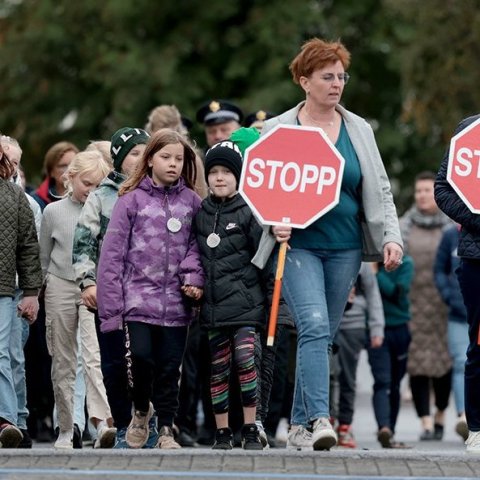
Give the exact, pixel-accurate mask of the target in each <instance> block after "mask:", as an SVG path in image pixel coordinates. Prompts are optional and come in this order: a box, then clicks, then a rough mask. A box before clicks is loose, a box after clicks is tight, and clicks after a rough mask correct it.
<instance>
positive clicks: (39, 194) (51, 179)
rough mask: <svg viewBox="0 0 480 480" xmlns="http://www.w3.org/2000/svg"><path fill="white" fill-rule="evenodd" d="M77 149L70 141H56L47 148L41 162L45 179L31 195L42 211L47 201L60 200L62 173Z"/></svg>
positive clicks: (62, 194) (62, 190)
mask: <svg viewBox="0 0 480 480" xmlns="http://www.w3.org/2000/svg"><path fill="white" fill-rule="evenodd" d="M78 151H79V150H78V148H77V147H76V146H75V145H74V144H73V143H70V142H58V143H55V144H54V145H52V146H51V147H50V148H49V149H48V151H47V153H46V154H45V160H44V162H43V170H44V175H45V179H44V180H43V182H42V183H41V185H40V186H39V187H38V188H37V190H35V193H34V194H33V195H32V196H33V198H34V199H35V200H36V201H37V202H38V204H39V205H40V208H41V209H42V211H43V209H44V208H45V207H46V206H47V205H48V204H49V203H51V202H55V201H57V200H60V199H61V198H63V196H64V195H65V193H66V190H65V186H64V184H63V175H64V174H65V172H66V170H67V168H68V166H69V165H70V162H71V161H72V160H73V157H74V156H75V155H76V154H77V153H78Z"/></svg>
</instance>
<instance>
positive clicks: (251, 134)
mask: <svg viewBox="0 0 480 480" xmlns="http://www.w3.org/2000/svg"><path fill="white" fill-rule="evenodd" d="M259 138H260V133H259V132H258V130H257V129H256V128H254V127H250V128H245V127H242V128H239V129H238V130H235V131H234V132H233V133H232V134H231V135H230V140H231V141H232V142H234V143H235V144H236V145H237V147H238V148H239V149H240V151H241V152H242V156H243V155H244V154H245V150H246V149H247V148H248V147H249V146H250V145H252V144H254V143H255V142H256V141H257V140H258V139H259Z"/></svg>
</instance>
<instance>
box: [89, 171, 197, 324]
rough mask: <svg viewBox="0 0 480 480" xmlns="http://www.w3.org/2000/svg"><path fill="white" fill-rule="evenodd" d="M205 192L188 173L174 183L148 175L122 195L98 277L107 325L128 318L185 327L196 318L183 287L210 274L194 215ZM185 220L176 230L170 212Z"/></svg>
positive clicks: (99, 298)
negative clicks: (161, 183) (192, 184)
mask: <svg viewBox="0 0 480 480" xmlns="http://www.w3.org/2000/svg"><path fill="white" fill-rule="evenodd" d="M199 208H200V197H199V196H198V195H197V194H196V193H195V192H193V191H192V190H190V189H189V188H187V187H186V186H185V183H184V181H183V179H182V178H180V179H179V181H178V182H177V184H176V185H174V186H172V187H170V188H164V187H158V186H156V185H155V184H154V183H153V182H152V180H151V178H150V177H145V178H144V179H143V180H142V181H141V183H140V185H139V186H138V188H136V189H135V190H134V191H132V192H129V193H127V194H125V195H123V196H121V197H120V198H119V199H118V201H117V203H116V204H115V207H114V209H113V212H112V218H111V220H110V223H109V225H108V229H107V233H106V235H105V238H104V242H103V245H102V251H101V254H100V262H99V267H98V277H97V280H98V281H97V302H98V309H99V315H100V320H101V330H102V331H103V332H110V331H113V330H119V329H121V328H122V327H123V321H124V320H125V321H127V322H145V323H149V324H152V325H160V326H171V327H179V326H185V325H189V324H190V322H191V321H192V319H193V312H192V309H191V307H190V303H189V302H188V301H185V298H184V297H183V295H182V293H181V290H180V287H181V286H182V285H193V286H196V287H201V288H203V282H204V274H203V270H202V266H201V262H200V254H199V250H198V245H197V242H196V239H195V235H194V234H193V233H192V221H193V218H194V216H195V215H196V213H197V211H198V210H199ZM172 217H173V218H176V219H178V220H179V221H180V222H181V228H180V230H179V231H178V232H176V233H174V232H171V231H169V229H168V228H167V222H168V220H169V219H170V218H172Z"/></svg>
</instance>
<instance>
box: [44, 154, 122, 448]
mask: <svg viewBox="0 0 480 480" xmlns="http://www.w3.org/2000/svg"><path fill="white" fill-rule="evenodd" d="M110 170H111V167H110V166H109V165H108V163H106V162H105V160H104V159H103V157H102V155H101V154H100V153H99V152H95V151H91V152H80V153H77V154H76V155H75V157H74V158H73V160H72V162H71V163H70V165H69V166H68V168H67V170H66V172H65V175H64V179H65V188H66V191H67V194H66V195H65V197H64V198H63V199H62V200H60V201H58V202H54V203H51V204H49V205H47V207H46V208H45V210H44V214H43V219H42V226H41V229H40V257H41V263H42V270H43V274H44V277H45V286H46V288H45V311H46V330H47V346H48V350H49V353H50V355H51V356H52V383H53V392H54V397H55V403H56V406H57V410H58V426H59V436H58V439H57V441H56V442H55V445H54V446H55V448H57V449H71V448H73V398H74V387H75V378H76V370H77V352H78V343H77V331H79V335H80V341H81V352H82V361H83V369H84V374H85V382H86V387H87V409H88V413H89V416H90V420H91V422H92V424H93V426H94V427H96V428H97V442H96V445H95V446H96V447H109V446H113V442H114V439H115V433H116V432H115V429H114V428H111V424H112V421H111V413H110V408H109V406H108V402H107V397H106V393H105V387H104V384H103V377H102V373H101V369H100V353H99V347H98V340H97V334H96V331H95V322H94V314H93V313H91V312H89V311H88V310H87V308H86V307H85V305H83V303H82V300H81V291H80V288H79V287H78V286H77V285H76V283H75V281H74V278H75V275H74V271H73V266H72V249H73V236H74V232H75V227H76V224H77V221H78V218H79V216H80V212H81V210H82V206H83V204H84V203H85V200H86V199H87V197H88V194H89V193H90V192H91V191H92V190H93V189H94V188H96V187H97V186H98V184H99V183H100V181H101V180H102V179H103V178H104V177H105V176H106V175H107V174H108V173H109V172H110Z"/></svg>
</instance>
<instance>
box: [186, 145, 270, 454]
mask: <svg viewBox="0 0 480 480" xmlns="http://www.w3.org/2000/svg"><path fill="white" fill-rule="evenodd" d="M241 169H242V155H241V153H240V150H239V148H238V147H237V145H236V144H235V143H233V142H231V141H224V142H220V143H217V144H215V145H214V146H212V148H211V149H210V150H209V151H208V152H207V154H206V156H205V176H206V179H207V183H208V186H209V188H210V190H211V195H210V196H209V197H208V198H206V199H205V200H204V201H203V202H202V209H201V211H200V212H199V213H198V214H197V217H196V219H195V225H196V231H197V240H198V243H199V246H200V253H201V256H202V263H203V267H204V269H205V275H206V283H205V291H204V292H205V293H204V303H203V305H202V310H201V316H200V323H201V325H202V327H204V328H207V330H208V337H209V344H210V352H211V387H210V393H211V397H212V403H213V409H214V413H215V421H216V424H217V431H216V435H215V444H214V445H213V448H214V449H226V450H229V449H231V448H233V434H232V431H231V429H230V428H229V426H228V390H229V376H230V367H231V360H232V359H231V357H232V355H233V360H234V362H235V365H236V368H237V372H238V375H239V382H240V389H241V397H242V405H243V415H244V426H243V428H242V446H243V448H244V449H247V450H261V449H262V444H261V442H260V438H259V432H258V428H257V426H256V425H255V413H256V402H257V372H256V369H255V361H254V357H255V355H254V342H255V331H256V328H257V327H261V326H263V325H264V324H265V319H266V310H265V292H264V289H263V288H262V276H261V272H260V271H259V270H258V269H257V268H256V267H255V266H254V265H253V264H252V263H251V259H252V257H253V256H254V254H255V252H256V250H257V247H258V242H259V240H260V237H261V235H262V228H261V226H260V225H259V224H258V222H257V220H256V219H255V218H254V216H253V214H252V212H251V210H250V208H249V207H248V205H247V204H246V203H245V201H244V200H243V199H242V197H241V196H240V195H238V192H237V188H238V182H239V179H240V173H241Z"/></svg>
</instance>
